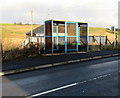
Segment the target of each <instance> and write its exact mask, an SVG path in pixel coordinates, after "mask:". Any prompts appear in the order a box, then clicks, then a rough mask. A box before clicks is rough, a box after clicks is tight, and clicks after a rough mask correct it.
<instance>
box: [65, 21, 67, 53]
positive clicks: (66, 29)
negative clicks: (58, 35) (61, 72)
mask: <svg viewBox="0 0 120 98" xmlns="http://www.w3.org/2000/svg"><path fill="white" fill-rule="evenodd" d="M66 53H67V22H65V54H66Z"/></svg>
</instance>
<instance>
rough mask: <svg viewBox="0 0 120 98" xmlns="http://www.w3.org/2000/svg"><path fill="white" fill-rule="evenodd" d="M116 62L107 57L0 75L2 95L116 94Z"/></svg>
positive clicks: (114, 58)
mask: <svg viewBox="0 0 120 98" xmlns="http://www.w3.org/2000/svg"><path fill="white" fill-rule="evenodd" d="M118 61H119V60H118V57H111V58H104V59H98V60H93V61H86V62H80V63H73V64H67V65H63V66H57V67H52V68H46V69H41V70H34V71H29V72H24V73H18V74H13V75H8V76H3V78H2V90H3V96H31V97H35V96H117V95H118V74H119V73H118V70H119V69H118Z"/></svg>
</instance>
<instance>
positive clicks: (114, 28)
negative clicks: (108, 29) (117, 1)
mask: <svg viewBox="0 0 120 98" xmlns="http://www.w3.org/2000/svg"><path fill="white" fill-rule="evenodd" d="M113 31H114V48H115V45H116V41H115V37H116V36H115V27H114V30H113Z"/></svg>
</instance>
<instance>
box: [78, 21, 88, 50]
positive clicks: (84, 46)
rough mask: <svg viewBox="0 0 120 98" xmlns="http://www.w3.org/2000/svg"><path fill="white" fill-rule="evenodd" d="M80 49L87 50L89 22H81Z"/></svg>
mask: <svg viewBox="0 0 120 98" xmlns="http://www.w3.org/2000/svg"><path fill="white" fill-rule="evenodd" d="M79 29H80V30H79V36H80V38H79V41H80V45H79V51H86V49H87V24H86V23H79Z"/></svg>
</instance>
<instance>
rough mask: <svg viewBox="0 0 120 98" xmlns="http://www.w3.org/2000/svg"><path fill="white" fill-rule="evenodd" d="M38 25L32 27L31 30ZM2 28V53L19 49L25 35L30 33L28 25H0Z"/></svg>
mask: <svg viewBox="0 0 120 98" xmlns="http://www.w3.org/2000/svg"><path fill="white" fill-rule="evenodd" d="M38 26H40V25H33V29H34V28H36V27H38ZM1 28H2V46H3V51H8V50H11V49H14V48H20V47H21V45H22V43H23V41H24V39H25V38H26V36H25V33H26V32H28V31H30V25H9V24H8V25H6V24H3V25H1Z"/></svg>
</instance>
